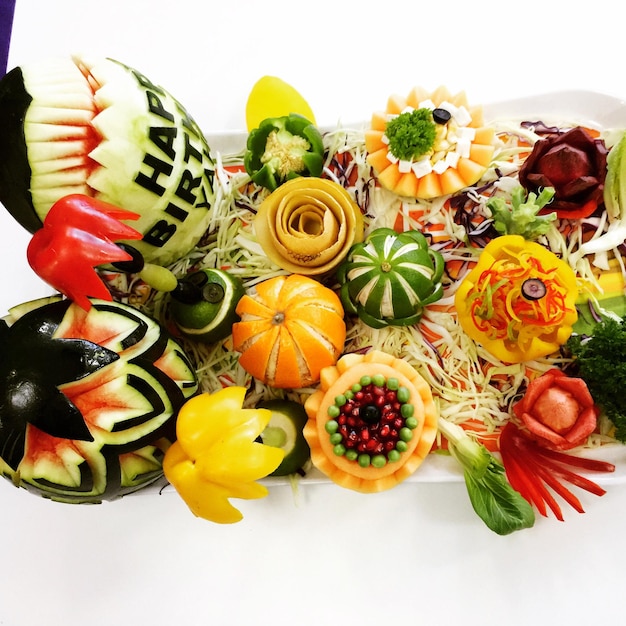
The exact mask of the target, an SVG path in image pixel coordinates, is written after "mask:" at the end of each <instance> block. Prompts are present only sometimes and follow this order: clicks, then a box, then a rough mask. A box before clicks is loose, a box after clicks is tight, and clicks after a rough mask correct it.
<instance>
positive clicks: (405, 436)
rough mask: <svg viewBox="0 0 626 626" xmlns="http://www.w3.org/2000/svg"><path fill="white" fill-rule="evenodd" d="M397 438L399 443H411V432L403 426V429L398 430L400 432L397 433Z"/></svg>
mask: <svg viewBox="0 0 626 626" xmlns="http://www.w3.org/2000/svg"><path fill="white" fill-rule="evenodd" d="M398 436H399V437H400V439H401V441H411V439H413V431H412V430H411V429H410V428H407V427H406V426H405V427H404V428H401V429H400V432H398Z"/></svg>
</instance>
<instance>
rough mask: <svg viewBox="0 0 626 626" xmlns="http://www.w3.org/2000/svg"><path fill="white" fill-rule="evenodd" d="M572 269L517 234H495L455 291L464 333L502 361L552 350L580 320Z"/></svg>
mask: <svg viewBox="0 0 626 626" xmlns="http://www.w3.org/2000/svg"><path fill="white" fill-rule="evenodd" d="M577 298H578V285H577V282H576V275H575V273H574V271H573V270H572V268H571V267H570V266H569V265H568V264H567V263H566V262H565V261H562V260H561V259H559V258H558V257H557V256H556V255H555V254H554V253H553V252H551V251H550V250H548V249H547V248H545V247H544V246H542V245H540V244H538V243H535V242H532V241H527V240H525V239H524V238H523V237H521V236H520V235H504V236H502V237H497V238H495V239H493V240H492V241H490V242H489V244H487V246H485V249H484V250H483V252H482V253H481V255H480V257H479V259H478V262H477V264H476V266H475V267H474V268H473V269H472V270H471V271H470V272H469V273H468V274H467V276H466V277H465V278H464V279H463V281H462V282H461V284H460V285H459V288H458V289H457V292H456V294H455V306H456V310H457V313H458V317H459V322H460V324H461V326H462V328H463V330H465V332H466V333H467V334H468V335H469V336H470V337H471V338H472V339H474V341H476V342H477V343H479V344H481V345H482V346H483V347H484V348H485V349H486V350H487V351H488V352H490V353H491V354H492V355H493V356H495V357H496V358H498V359H499V360H500V361H503V362H505V363H522V362H524V361H530V360H533V359H537V358H540V357H543V356H547V355H549V354H552V353H553V352H555V351H556V350H558V349H559V347H560V346H561V345H563V344H564V343H565V342H566V341H567V339H568V338H569V336H570V335H571V333H572V326H573V324H574V323H575V322H576V320H577V319H578V313H577V311H576V300H577Z"/></svg>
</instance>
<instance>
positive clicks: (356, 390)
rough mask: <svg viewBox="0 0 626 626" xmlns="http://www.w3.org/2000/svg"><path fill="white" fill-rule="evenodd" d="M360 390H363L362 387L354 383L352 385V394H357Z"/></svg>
mask: <svg viewBox="0 0 626 626" xmlns="http://www.w3.org/2000/svg"><path fill="white" fill-rule="evenodd" d="M361 389H363V387H361V385H360V384H359V383H354V385H352V391H353V392H354V393H358V392H359V391H361Z"/></svg>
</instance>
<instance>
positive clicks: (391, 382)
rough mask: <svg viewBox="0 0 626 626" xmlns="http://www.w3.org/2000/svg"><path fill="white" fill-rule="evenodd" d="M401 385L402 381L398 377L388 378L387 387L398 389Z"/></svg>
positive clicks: (393, 389)
mask: <svg viewBox="0 0 626 626" xmlns="http://www.w3.org/2000/svg"><path fill="white" fill-rule="evenodd" d="M399 387H400V381H399V380H398V379H397V378H388V379H387V389H390V390H391V391H397V390H398V388H399Z"/></svg>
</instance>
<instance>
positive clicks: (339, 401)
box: [335, 393, 348, 406]
mask: <svg viewBox="0 0 626 626" xmlns="http://www.w3.org/2000/svg"><path fill="white" fill-rule="evenodd" d="M347 401H348V400H347V398H346V396H344V395H343V394H342V393H340V394H339V395H338V396H336V397H335V404H336V405H337V406H343V405H344V404H345V403H346V402H347Z"/></svg>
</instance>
